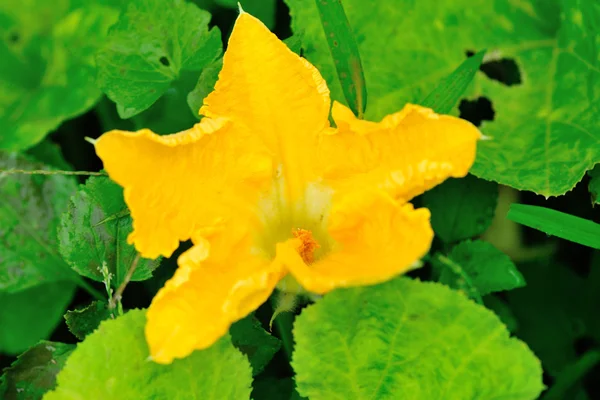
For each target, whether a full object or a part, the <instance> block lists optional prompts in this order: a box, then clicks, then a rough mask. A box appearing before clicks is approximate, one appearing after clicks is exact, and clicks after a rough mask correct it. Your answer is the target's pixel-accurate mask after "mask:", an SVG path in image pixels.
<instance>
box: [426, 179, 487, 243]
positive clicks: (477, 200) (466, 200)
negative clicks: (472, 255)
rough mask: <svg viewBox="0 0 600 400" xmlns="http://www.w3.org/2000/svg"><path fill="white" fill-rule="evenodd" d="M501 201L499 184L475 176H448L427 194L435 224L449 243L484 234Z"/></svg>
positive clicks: (438, 233)
mask: <svg viewBox="0 0 600 400" xmlns="http://www.w3.org/2000/svg"><path fill="white" fill-rule="evenodd" d="M497 201H498V185H497V184H496V183H494V182H488V181H484V180H483V179H479V178H476V177H474V176H473V175H467V176H466V177H464V178H462V179H452V178H451V179H448V180H447V181H446V182H444V183H442V184H441V185H439V186H436V187H435V188H433V189H432V190H430V191H428V192H426V193H425V194H423V203H424V206H426V207H427V208H429V210H430V211H431V226H432V227H433V230H434V231H435V233H436V235H437V236H439V237H440V239H442V240H443V241H444V242H446V243H452V242H458V241H461V240H465V239H470V238H472V237H475V236H478V235H480V234H482V233H483V232H484V231H485V230H486V229H487V228H488V227H489V226H490V224H491V223H492V219H493V218H494V210H495V209H496V203H497Z"/></svg>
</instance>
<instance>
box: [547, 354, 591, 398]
mask: <svg viewBox="0 0 600 400" xmlns="http://www.w3.org/2000/svg"><path fill="white" fill-rule="evenodd" d="M598 362H600V351H598V350H590V351H588V352H587V353H585V354H584V355H583V356H581V357H580V358H579V359H578V360H576V361H575V362H573V363H572V364H570V365H567V366H566V367H565V368H564V369H563V371H562V372H561V373H560V374H559V375H558V377H557V378H556V382H555V383H554V385H552V387H551V388H550V389H549V390H548V391H547V392H546V394H544V396H543V397H542V400H561V399H566V398H567V392H568V391H569V389H571V387H572V386H573V385H575V384H576V383H577V382H578V381H579V380H580V379H581V378H583V377H584V376H585V374H587V373H588V371H589V370H591V369H592V368H593V367H594V366H595V365H596V364H598Z"/></svg>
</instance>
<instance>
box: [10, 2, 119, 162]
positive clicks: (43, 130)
mask: <svg viewBox="0 0 600 400" xmlns="http://www.w3.org/2000/svg"><path fill="white" fill-rule="evenodd" d="M117 15H118V12H117V11H116V10H115V9H114V8H112V7H109V6H104V5H100V4H94V3H81V2H75V1H73V2H70V1H65V0H59V1H57V2H52V4H51V5H50V3H47V2H45V1H42V0H38V1H35V0H30V1H26V2H16V1H3V2H2V3H1V4H0V38H2V40H0V59H1V60H2V62H1V63H0V125H1V126H2V129H3V131H2V135H0V148H4V149H10V150H21V149H25V148H28V147H30V146H32V145H34V144H35V143H37V142H39V141H40V140H41V139H42V138H43V137H44V136H45V135H46V134H47V133H48V132H50V131H51V130H53V129H55V128H57V127H58V125H59V124H60V123H61V122H62V121H64V120H66V119H69V118H72V117H74V116H76V115H79V114H81V113H83V112H85V111H86V110H87V109H89V108H90V107H92V106H93V104H94V103H95V102H96V101H97V100H98V99H99V98H100V95H101V92H100V90H99V89H98V87H97V86H96V83H95V74H96V68H95V61H94V54H95V52H96V51H97V49H98V48H99V46H100V45H101V44H102V42H103V41H104V39H105V37H106V34H107V31H108V28H109V27H110V26H111V25H112V24H113V23H114V22H115V21H116V19H117Z"/></svg>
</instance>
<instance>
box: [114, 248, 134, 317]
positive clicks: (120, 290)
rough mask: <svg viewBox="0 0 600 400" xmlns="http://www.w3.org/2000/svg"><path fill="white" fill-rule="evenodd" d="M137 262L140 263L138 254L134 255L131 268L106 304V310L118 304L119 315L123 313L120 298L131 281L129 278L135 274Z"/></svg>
mask: <svg viewBox="0 0 600 400" xmlns="http://www.w3.org/2000/svg"><path fill="white" fill-rule="evenodd" d="M139 261H140V254H139V253H138V254H136V256H135V258H134V259H133V262H132V263H131V266H130V267H129V270H128V271H127V274H126V275H125V278H124V279H123V282H121V284H120V285H119V287H118V288H117V290H116V291H115V294H114V295H113V297H112V298H111V299H110V301H109V303H108V308H109V309H111V310H112V309H113V308H115V307H116V306H117V304H118V305H119V314H122V312H123V309H122V306H121V298H122V297H123V292H124V291H125V288H126V287H127V284H128V283H129V281H130V280H131V277H132V276H133V273H134V272H135V269H136V268H137V265H138V262H139Z"/></svg>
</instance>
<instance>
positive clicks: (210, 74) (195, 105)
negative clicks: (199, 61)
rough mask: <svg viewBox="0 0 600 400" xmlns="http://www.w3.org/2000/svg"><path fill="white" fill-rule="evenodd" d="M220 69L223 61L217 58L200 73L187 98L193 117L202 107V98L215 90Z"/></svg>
mask: <svg viewBox="0 0 600 400" xmlns="http://www.w3.org/2000/svg"><path fill="white" fill-rule="evenodd" d="M221 68H223V59H222V58H218V59H216V60H215V61H213V62H212V63H210V64H209V65H208V66H207V67H206V68H204V69H203V70H202V73H200V77H199V78H198V82H197V83H196V87H195V88H194V90H192V91H191V92H190V93H189V94H188V96H187V103H188V105H189V107H190V109H191V110H192V113H194V115H196V116H197V115H198V111H199V110H200V107H202V102H203V101H204V98H205V97H206V96H208V95H209V93H210V92H212V91H213V89H214V88H215V84H216V83H217V79H218V78H219V72H221Z"/></svg>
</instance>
